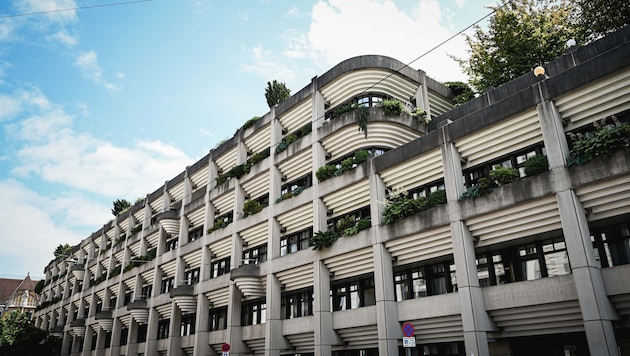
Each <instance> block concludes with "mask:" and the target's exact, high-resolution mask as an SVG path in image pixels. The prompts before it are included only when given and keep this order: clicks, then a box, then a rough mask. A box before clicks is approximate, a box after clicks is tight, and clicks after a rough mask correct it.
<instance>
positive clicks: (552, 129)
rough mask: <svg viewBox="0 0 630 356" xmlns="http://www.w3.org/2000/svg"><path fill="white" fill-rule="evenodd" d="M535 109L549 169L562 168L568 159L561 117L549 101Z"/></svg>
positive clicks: (567, 146)
mask: <svg viewBox="0 0 630 356" xmlns="http://www.w3.org/2000/svg"><path fill="white" fill-rule="evenodd" d="M538 85H540V84H538ZM536 109H537V111H538V119H539V120H540V126H541V129H542V134H543V142H544V144H545V149H546V152H547V161H548V162H549V168H550V169H554V168H558V167H564V166H565V164H566V161H567V158H568V157H569V145H568V143H567V140H566V136H565V134H564V127H563V125H562V116H561V115H560V112H559V111H558V108H557V107H556V106H555V105H554V104H553V102H551V101H543V102H541V103H540V104H538V105H537V106H536Z"/></svg>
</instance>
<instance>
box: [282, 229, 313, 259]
mask: <svg viewBox="0 0 630 356" xmlns="http://www.w3.org/2000/svg"><path fill="white" fill-rule="evenodd" d="M312 236H313V228H312V227H309V228H307V229H304V230H301V231H298V232H295V233H292V234H290V235H287V236H283V237H282V238H281V239H280V256H285V255H288V254H289V253H294V252H297V251H300V250H306V249H307V248H309V246H310V240H311V237H312Z"/></svg>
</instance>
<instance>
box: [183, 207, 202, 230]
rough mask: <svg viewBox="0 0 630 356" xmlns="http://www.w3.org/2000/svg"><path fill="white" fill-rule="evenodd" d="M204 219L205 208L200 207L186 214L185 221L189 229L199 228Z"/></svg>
mask: <svg viewBox="0 0 630 356" xmlns="http://www.w3.org/2000/svg"><path fill="white" fill-rule="evenodd" d="M205 217H206V207H205V205H201V206H200V207H199V208H197V209H195V210H193V211H191V212H189V213H188V214H186V219H188V222H189V223H190V225H191V226H190V227H199V226H202V225H203V221H204V219H205Z"/></svg>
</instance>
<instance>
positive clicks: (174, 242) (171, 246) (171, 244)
mask: <svg viewBox="0 0 630 356" xmlns="http://www.w3.org/2000/svg"><path fill="white" fill-rule="evenodd" d="M178 245H179V239H178V238H177V237H176V238H174V239H170V240H168V241H166V252H168V251H173V250H175V249H176V248H177V246H178Z"/></svg>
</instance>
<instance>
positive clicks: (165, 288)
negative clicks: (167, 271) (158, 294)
mask: <svg viewBox="0 0 630 356" xmlns="http://www.w3.org/2000/svg"><path fill="white" fill-rule="evenodd" d="M173 287H175V277H170V278H166V279H163V280H162V293H168V292H170V291H171V289H173Z"/></svg>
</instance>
